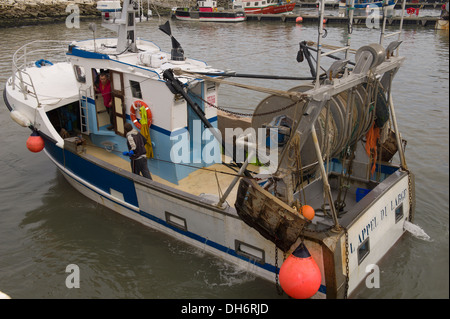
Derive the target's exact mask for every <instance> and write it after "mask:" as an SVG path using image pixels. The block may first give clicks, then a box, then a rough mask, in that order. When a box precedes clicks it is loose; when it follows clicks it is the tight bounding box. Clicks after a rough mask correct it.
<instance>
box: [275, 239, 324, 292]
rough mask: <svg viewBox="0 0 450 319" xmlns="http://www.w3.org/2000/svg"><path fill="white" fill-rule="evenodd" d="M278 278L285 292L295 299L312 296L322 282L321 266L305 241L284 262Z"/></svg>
mask: <svg viewBox="0 0 450 319" xmlns="http://www.w3.org/2000/svg"><path fill="white" fill-rule="evenodd" d="M278 278H279V281H280V285H281V288H283V290H284V292H286V293H287V294H288V295H289V296H290V297H292V298H295V299H307V298H311V297H312V296H314V294H315V293H316V292H317V291H318V290H319V288H320V284H321V282H322V275H321V273H320V269H319V266H317V263H316V261H315V260H314V259H313V258H312V257H311V254H310V253H309V251H308V249H307V248H306V246H305V245H304V244H303V243H301V244H300V245H299V246H298V247H297V248H296V249H295V251H294V252H293V253H292V254H291V255H289V257H288V258H287V259H286V260H285V261H284V262H283V264H282V265H281V268H280V272H279V276H278Z"/></svg>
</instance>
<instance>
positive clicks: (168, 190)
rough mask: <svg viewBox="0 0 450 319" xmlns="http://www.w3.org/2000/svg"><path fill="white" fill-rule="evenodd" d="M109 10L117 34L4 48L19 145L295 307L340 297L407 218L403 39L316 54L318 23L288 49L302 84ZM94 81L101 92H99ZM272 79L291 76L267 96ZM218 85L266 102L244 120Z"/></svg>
mask: <svg viewBox="0 0 450 319" xmlns="http://www.w3.org/2000/svg"><path fill="white" fill-rule="evenodd" d="M118 3H119V1H99V2H98V8H99V9H100V11H102V25H103V26H104V27H106V28H109V29H111V30H115V31H117V34H118V36H117V38H102V39H99V38H97V39H96V38H95V37H94V39H90V40H83V41H74V42H65V43H62V44H61V43H59V42H51V41H45V42H44V41H39V40H37V41H33V42H32V43H30V44H27V45H25V46H23V47H21V48H19V49H18V50H17V52H16V53H15V54H14V55H13V61H12V67H13V73H12V76H11V77H10V78H9V79H8V81H7V83H6V85H5V90H4V92H3V97H4V100H5V103H6V106H7V107H8V109H9V111H10V114H11V118H12V119H13V120H14V121H15V122H17V123H18V124H19V125H21V126H23V127H26V128H29V129H30V130H31V131H32V133H31V136H30V137H29V139H28V141H27V147H28V148H29V149H30V151H32V152H39V151H42V150H44V152H45V153H46V155H47V156H48V157H49V159H50V160H51V161H52V162H53V163H54V164H55V165H56V167H57V168H58V169H59V171H60V172H61V173H62V175H63V176H64V177H65V179H67V181H68V182H69V183H70V184H71V185H72V186H73V187H74V188H75V189H76V190H78V191H79V192H81V193H82V194H84V195H85V196H87V197H88V198H90V199H92V200H93V201H95V202H97V203H99V204H101V205H104V206H106V207H108V208H110V209H111V210H112V211H115V212H117V213H119V214H121V215H123V216H126V217H128V218H130V219H132V220H135V221H137V222H139V223H142V224H143V225H145V226H148V227H150V228H154V229H157V230H159V231H161V232H164V233H166V234H168V235H171V236H173V237H174V238H177V239H179V240H181V241H183V242H186V243H189V244H191V245H193V246H195V247H198V248H199V249H202V250H204V251H206V252H208V253H211V254H214V255H215V256H218V257H220V258H223V259H224V260H227V261H229V262H232V263H234V264H236V265H238V266H240V267H242V268H243V270H245V271H249V272H252V273H254V274H256V275H258V276H260V277H262V278H265V279H267V280H269V281H271V282H273V283H275V285H277V287H278V286H279V285H281V288H282V289H283V290H284V291H285V292H286V293H287V294H288V295H289V296H291V297H293V298H345V297H348V296H351V294H352V292H353V291H354V290H355V288H356V287H357V286H358V285H359V284H360V283H361V282H362V281H363V280H364V278H365V277H366V276H367V273H366V269H367V267H368V266H370V265H373V264H376V263H377V262H378V261H379V260H380V259H381V258H382V257H383V256H384V255H385V254H386V253H387V252H388V251H389V249H390V248H391V247H392V246H393V245H394V244H395V242H396V241H397V240H398V239H399V238H400V237H401V236H402V235H403V233H404V232H405V230H404V223H405V222H407V221H412V219H413V217H414V207H415V204H414V203H415V202H414V200H415V194H414V175H413V174H412V173H411V172H410V170H409V169H408V167H407V164H406V158H405V153H404V141H403V139H402V137H401V136H400V133H399V131H398V125H397V120H396V116H395V111H394V102H393V92H392V82H393V80H394V76H395V74H396V72H397V71H398V70H399V68H400V67H401V65H402V63H403V62H404V57H402V56H400V55H399V53H398V52H399V50H398V49H399V48H398V47H399V46H400V45H401V41H400V40H394V41H392V42H390V43H389V44H388V45H387V46H385V44H384V43H383V41H384V39H386V38H388V37H391V36H393V35H395V34H399V36H400V34H401V30H400V31H399V32H398V33H393V34H384V33H383V36H382V37H381V40H380V43H373V44H368V45H365V46H362V47H360V48H359V49H357V50H355V51H353V50H352V49H350V42H348V43H347V45H346V46H344V47H341V48H334V49H332V50H329V51H328V52H324V49H325V48H326V47H327V46H326V45H325V44H324V43H322V36H323V34H324V30H323V24H322V22H321V23H320V26H319V35H318V41H317V44H316V45H315V46H314V44H313V43H310V42H306V41H302V42H300V49H299V52H298V56H297V60H298V61H299V62H302V61H304V60H307V62H308V64H309V65H310V67H311V68H310V72H311V76H307V77H302V78H300V77H298V78H295V77H288V76H272V75H257V74H256V75H252V74H242V73H241V74H240V73H237V72H230V71H223V70H219V69H214V68H213V67H211V66H209V65H207V64H206V63H205V62H201V61H199V60H196V59H190V58H187V57H185V54H184V50H183V48H182V46H181V44H180V42H178V41H177V40H176V39H175V37H174V36H173V34H172V32H171V28H170V24H169V23H168V22H167V23H165V24H163V25H161V26H160V27H159V28H160V30H161V31H162V32H164V33H166V34H167V35H168V36H170V40H171V42H172V49H171V52H170V53H166V52H162V51H161V50H160V48H159V47H158V46H156V45H155V44H154V43H152V42H149V41H145V40H140V39H137V38H136V28H135V19H134V17H135V12H136V7H135V6H134V5H133V4H134V2H133V1H132V0H126V1H124V2H123V7H122V8H119V7H120V5H119V4H118ZM323 8H324V6H322V8H321V15H322V16H323V15H324V12H323ZM320 21H323V19H320ZM350 23H351V19H350ZM91 29H92V30H94V29H95V28H91ZM383 31H384V30H383ZM349 39H350V37H349ZM314 50H315V51H316V52H317V61H316V64H315V66H314V63H313V61H312V60H311V59H312V58H311V56H312V54H313V53H312V51H314ZM60 51H61V54H59V53H58V52H60ZM42 52H46V55H45V56H42V54H43V53H42ZM339 52H340V53H344V54H345V57H344V58H339V57H338V56H336V54H339ZM351 55H352V57H351ZM326 57H327V58H330V61H331V63H330V65H329V66H328V67H327V68H326V67H325V64H324V63H323V61H322V60H323V59H325V58H326ZM41 60H42V61H41ZM37 61H41V62H39V63H36V62H37ZM322 68H325V69H326V70H327V71H326V72H324V73H322V72H321V69H322ZM101 74H103V75H105V74H107V75H108V76H109V80H110V92H106V93H110V94H111V97H110V99H108V98H107V96H106V95H105V97H104V96H103V95H102V94H96V88H97V87H98V86H99V85H100V84H99V83H98V78H99V77H100V75H101ZM232 77H247V78H252V77H255V78H265V79H268V80H269V84H268V85H267V86H265V87H257V86H252V85H246V84H241V83H235V82H233V81H230V80H229V79H230V78H232ZM278 78H286V79H287V78H288V79H290V80H296V81H298V82H299V83H298V85H295V86H294V87H293V88H291V89H287V90H278V89H273V88H271V87H270V80H273V79H278ZM222 85H235V86H239V87H241V88H245V89H247V90H256V91H260V92H265V93H266V94H268V96H267V97H266V98H265V99H264V100H263V101H261V103H259V105H258V106H257V107H256V108H255V110H254V113H253V116H252V118H251V121H250V122H248V126H247V127H243V126H242V127H239V125H238V124H237V123H242V121H240V120H239V119H234V118H233V117H232V116H231V115H230V114H228V113H226V112H225V113H224V112H218V108H220V107H219V97H220V96H219V94H218V89H219V86H222ZM105 99H106V100H108V101H110V105H111V106H110V109H109V110H108V109H107V108H108V105H105V104H107V103H105ZM108 113H109V114H110V116H108ZM126 124H128V125H129V124H131V125H134V127H135V129H136V130H140V132H141V134H142V135H143V136H144V138H145V141H146V143H145V144H146V149H147V154H146V157H147V159H146V161H147V164H148V167H149V169H150V172H151V178H147V177H143V176H141V175H138V174H133V173H132V170H131V165H130V158H129V155H130V152H129V146H128V145H127V138H126V132H125V126H126ZM219 127H222V129H223V130H224V134H222V133H220V131H221V130H220V129H219ZM223 127H225V128H223ZM222 135H224V136H225V137H224V138H222V137H223V136H222ZM396 155H398V160H399V164H395V163H394V162H395V161H394V160H393V158H394V156H396ZM215 190H217V191H215Z"/></svg>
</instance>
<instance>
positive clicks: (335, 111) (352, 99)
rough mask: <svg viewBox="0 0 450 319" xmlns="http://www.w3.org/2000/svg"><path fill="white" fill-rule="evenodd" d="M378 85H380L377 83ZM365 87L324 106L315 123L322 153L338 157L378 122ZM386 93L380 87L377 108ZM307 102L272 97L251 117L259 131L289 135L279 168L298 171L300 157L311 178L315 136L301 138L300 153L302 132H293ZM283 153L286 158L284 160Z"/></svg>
mask: <svg viewBox="0 0 450 319" xmlns="http://www.w3.org/2000/svg"><path fill="white" fill-rule="evenodd" d="M373 50H375V49H373ZM373 50H372V51H373ZM372 51H371V52H372ZM378 62H379V61H378ZM378 85H380V84H379V83H378ZM365 86H366V87H367V84H363V85H359V86H357V87H355V88H354V89H353V90H352V91H351V95H350V93H349V92H350V91H344V92H341V93H339V94H337V95H335V96H333V97H331V99H330V100H329V102H328V106H325V107H324V108H323V109H322V110H321V112H320V114H319V116H318V118H317V121H316V124H315V129H316V134H317V139H318V142H319V145H320V150H321V152H322V154H324V155H326V156H329V157H330V158H331V157H336V156H338V155H339V154H340V153H341V152H342V151H343V150H344V149H346V147H347V146H349V145H352V144H353V143H355V142H356V141H358V140H359V139H360V138H361V137H362V136H364V135H365V134H366V133H367V131H368V130H369V129H370V127H371V125H372V123H373V121H374V119H375V112H373V108H372V107H371V106H370V105H368V102H369V101H373V100H374V98H373V97H369V98H368V92H367V89H366V87H365ZM312 88H313V85H312V84H306V85H300V86H297V87H294V88H292V89H290V90H289V91H291V92H292V91H294V92H306V91H308V90H310V89H312ZM383 92H384V91H383V90H382V88H381V86H379V98H378V103H377V107H378V105H379V104H380V103H379V102H383V98H382V96H383ZM372 94H373V92H372ZM349 95H350V96H349ZM384 101H385V99H384ZM306 103H307V102H305V101H301V102H298V103H296V102H293V101H292V100H291V99H289V98H286V97H282V96H276V95H271V96H269V97H267V98H265V99H264V100H262V101H261V102H260V104H259V105H258V106H257V107H256V109H255V112H254V115H253V118H252V127H253V128H254V129H255V130H256V131H257V130H258V128H261V127H266V128H267V127H272V126H274V125H275V127H277V125H278V127H277V128H278V129H279V130H280V129H281V130H283V131H285V132H289V136H287V137H286V136H284V137H283V138H280V137H279V138H278V147H279V157H278V160H279V166H278V168H281V167H283V166H286V165H287V167H286V168H288V169H290V170H293V169H296V166H295V165H296V162H295V161H297V159H296V157H298V155H299V156H300V158H301V166H302V173H303V174H305V175H308V174H312V173H313V172H314V171H315V170H316V168H317V158H316V154H315V151H314V143H313V140H312V137H311V135H308V136H305V137H302V138H305V139H306V141H305V142H304V144H303V147H302V149H301V150H299V149H296V147H298V146H296V145H297V144H298V143H294V144H296V145H294V144H292V141H294V136H295V135H298V136H296V139H297V140H300V138H301V137H300V135H299V132H298V131H297V132H292V131H291V130H292V129H294V128H295V127H296V126H297V124H296V123H295V121H298V119H300V118H301V116H302V112H303V111H304V109H305V107H306ZM349 103H350V104H351V106H350V105H349ZM328 108H329V110H328ZM350 108H351V109H350ZM290 138H291V145H290V148H289V149H285V148H286V146H287V145H288V144H287V141H288V140H289V139H290ZM283 154H284V155H285V157H286V158H287V159H283Z"/></svg>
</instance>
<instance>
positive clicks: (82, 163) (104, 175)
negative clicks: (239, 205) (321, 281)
mask: <svg viewBox="0 0 450 319" xmlns="http://www.w3.org/2000/svg"><path fill="white" fill-rule="evenodd" d="M45 149H46V150H47V152H48V153H49V155H50V156H51V157H52V158H53V160H54V161H56V162H58V163H59V165H61V166H62V167H64V168H65V169H66V170H68V171H70V172H71V173H72V174H74V175H75V176H77V177H79V179H78V178H74V177H72V176H71V175H69V174H65V175H66V176H69V177H70V178H72V179H73V180H74V181H76V182H77V183H79V184H81V185H82V186H83V187H86V188H87V189H89V190H90V191H92V192H94V193H96V194H98V195H100V196H102V197H103V198H105V199H107V200H109V201H111V202H113V203H115V204H117V205H120V206H122V207H124V208H126V209H128V210H130V208H129V207H127V206H125V205H123V204H122V203H120V202H118V201H115V200H114V199H112V198H109V197H105V196H104V194H101V193H100V192H99V191H97V190H96V189H94V188H92V187H90V186H89V185H87V184H86V183H84V182H83V181H84V180H86V181H88V182H89V183H91V184H92V185H95V186H96V187H98V188H99V189H101V190H102V191H104V192H105V193H107V194H109V193H110V191H109V186H111V185H112V186H117V185H124V188H127V189H128V192H127V194H125V193H124V200H125V202H127V203H129V204H131V205H134V206H136V207H139V204H138V201H137V195H136V189H135V186H134V182H133V181H132V180H129V179H127V178H126V177H122V176H120V175H118V174H115V173H112V172H110V171H108V170H106V169H104V168H102V167H100V166H98V165H95V164H93V163H90V162H89V161H87V160H84V159H83V158H81V157H79V156H77V155H75V154H73V153H71V152H70V151H67V150H62V149H60V148H59V147H57V146H56V145H54V144H53V143H51V142H48V141H46V143H45ZM58 150H60V152H58ZM58 153H60V154H58ZM62 153H64V154H62ZM58 155H60V156H58ZM64 158H65V163H64V160H61V159H64ZM75 158H77V160H75ZM68 159H69V160H68ZM68 165H70V166H69V167H70V168H68V167H67V166H68ZM74 166H75V167H74ZM87 167H88V168H87ZM85 170H88V171H89V172H90V174H86V173H83V171H85ZM105 185H107V186H105ZM117 190H118V191H121V190H123V188H120V189H117ZM130 198H132V200H130ZM130 211H131V210H130ZM132 212H134V213H137V212H136V211H132ZM138 214H139V215H141V216H142V217H145V218H147V219H149V220H151V221H154V222H156V223H158V224H160V225H163V226H164V227H166V228H169V229H171V230H173V231H175V232H177V233H179V234H182V235H184V236H186V237H188V238H191V239H194V240H196V241H198V242H200V243H202V244H206V245H208V246H210V247H212V248H214V249H217V250H219V251H221V252H224V253H227V254H229V255H231V256H233V257H236V258H239V259H241V260H244V261H246V262H248V263H250V264H254V265H256V266H258V267H260V268H262V269H265V270H267V271H269V272H272V273H274V274H275V273H278V271H279V269H277V268H275V266H273V265H271V264H268V263H265V264H259V263H257V262H255V261H253V260H252V259H249V258H246V257H244V256H241V255H238V254H237V253H236V251H235V250H234V249H231V248H228V247H225V246H223V245H220V244H218V243H216V242H214V241H211V240H209V239H207V238H204V237H202V236H199V235H197V234H195V233H192V232H189V231H184V230H181V229H179V228H177V227H174V226H172V225H170V224H168V223H167V222H166V221H164V220H162V219H160V218H158V217H156V216H154V215H151V214H149V213H147V212H144V211H143V210H141V209H140V208H139V212H138ZM319 292H321V293H324V294H326V287H325V286H323V285H321V286H320V288H319Z"/></svg>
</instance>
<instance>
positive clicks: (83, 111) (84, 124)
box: [78, 89, 90, 134]
mask: <svg viewBox="0 0 450 319" xmlns="http://www.w3.org/2000/svg"><path fill="white" fill-rule="evenodd" d="M87 95H88V89H84V90H83V89H80V90H79V91H78V96H79V101H80V122H81V123H80V129H81V133H83V134H89V133H90V132H89V112H88V97H87Z"/></svg>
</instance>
